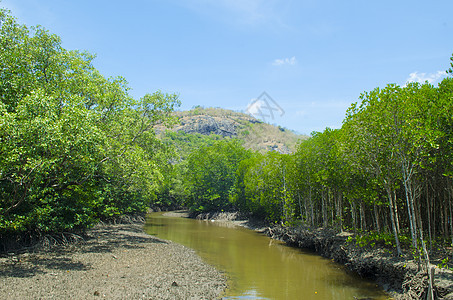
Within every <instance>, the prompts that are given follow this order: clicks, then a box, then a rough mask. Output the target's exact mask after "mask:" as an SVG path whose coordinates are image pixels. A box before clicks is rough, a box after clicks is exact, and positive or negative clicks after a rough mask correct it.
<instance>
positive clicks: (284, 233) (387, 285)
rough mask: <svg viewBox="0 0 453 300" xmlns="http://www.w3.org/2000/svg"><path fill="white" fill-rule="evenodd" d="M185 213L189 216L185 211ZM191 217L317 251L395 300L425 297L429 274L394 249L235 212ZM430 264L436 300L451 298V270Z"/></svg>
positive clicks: (340, 234)
mask: <svg viewBox="0 0 453 300" xmlns="http://www.w3.org/2000/svg"><path fill="white" fill-rule="evenodd" d="M185 215H187V216H188V214H187V213H185ZM182 216H184V214H183V215H182ZM191 217H194V218H197V219H202V220H209V221H215V222H223V223H229V224H231V225H232V226H244V227H247V228H250V229H254V230H257V231H259V232H263V233H266V234H267V235H268V236H269V237H271V238H273V239H278V240H281V241H284V242H286V243H287V244H288V245H290V246H294V247H298V248H303V249H307V250H311V251H313V252H316V253H317V254H319V255H321V256H323V257H326V258H330V259H332V260H333V261H335V262H338V263H340V264H342V265H344V266H345V267H346V268H347V269H348V270H350V271H351V272H354V273H357V274H359V275H360V276H361V277H363V278H367V279H372V280H374V281H376V282H377V283H378V284H379V285H381V286H382V287H383V288H384V289H385V290H386V291H387V292H388V293H389V294H390V295H391V296H392V297H393V298H394V299H426V294H427V292H428V276H427V275H426V272H418V270H417V264H416V262H414V261H413V260H410V259H407V258H404V257H403V258H401V257H397V256H396V255H395V253H393V252H394V251H392V250H391V249H388V248H385V247H384V246H383V245H375V247H366V246H365V247H359V246H357V245H356V244H355V243H354V242H351V237H353V235H352V234H351V233H346V232H342V233H337V232H335V231H333V230H329V229H322V228H319V229H316V230H310V229H308V228H303V227H301V226H299V227H282V226H267V225H266V224H265V223H264V222H260V221H259V220H247V219H246V218H241V217H240V215H239V214H238V213H225V212H220V213H212V214H198V215H192V216H191ZM406 257H408V256H406ZM433 267H434V269H435V276H434V286H435V291H436V296H437V298H436V299H453V272H451V271H450V270H447V269H443V268H442V269H440V268H438V267H436V266H433Z"/></svg>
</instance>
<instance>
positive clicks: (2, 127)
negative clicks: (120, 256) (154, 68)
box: [0, 10, 179, 238]
mask: <svg viewBox="0 0 453 300" xmlns="http://www.w3.org/2000/svg"><path fill="white" fill-rule="evenodd" d="M0 24H1V27H0V45H1V49H2V51H1V52H0V100H1V101H0V212H1V214H0V238H2V237H4V236H7V235H11V234H16V233H20V232H56V231H72V230H83V229H85V228H87V227H88V226H90V225H91V224H93V223H94V222H96V221H97V220H99V219H104V220H105V219H112V218H115V217H116V216H118V215H121V214H127V213H136V212H141V211H144V210H145V208H146V207H147V206H148V204H149V202H150V201H151V200H153V199H154V198H155V195H156V192H157V190H158V189H157V187H158V185H159V183H160V181H161V180H162V174H161V165H162V164H163V155H162V154H161V153H162V152H164V151H163V149H164V148H165V145H163V144H162V143H161V142H160V141H159V140H158V139H157V138H156V137H155V135H154V132H153V127H154V126H155V125H156V124H167V125H170V124H172V123H173V122H174V121H175V118H174V117H173V116H172V112H173V110H174V108H175V106H177V105H179V101H178V99H177V96H176V95H168V94H163V93H161V92H156V93H154V94H148V95H145V96H144V97H143V98H142V99H140V100H138V101H137V100H134V99H132V98H131V97H130V96H129V95H128V87H127V83H126V81H125V80H124V79H123V78H120V77H119V78H111V79H106V78H104V77H103V76H102V75H101V74H100V73H99V72H98V71H97V70H96V69H95V68H94V67H93V66H92V60H93V56H91V55H89V54H88V53H83V52H78V51H67V50H65V49H64V48H63V47H62V46H61V41H60V38H59V37H57V36H55V35H52V34H50V33H49V32H47V31H46V30H44V29H43V28H42V27H39V26H38V27H35V28H31V29H29V28H27V27H25V26H20V25H18V24H17V23H16V21H15V20H14V18H12V17H11V16H10V15H9V14H8V13H7V12H6V11H3V10H2V11H0Z"/></svg>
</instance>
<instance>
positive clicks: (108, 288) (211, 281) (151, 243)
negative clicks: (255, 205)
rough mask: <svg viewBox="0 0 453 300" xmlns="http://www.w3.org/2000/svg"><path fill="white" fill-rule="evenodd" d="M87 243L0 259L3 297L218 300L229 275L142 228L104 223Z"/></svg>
mask: <svg viewBox="0 0 453 300" xmlns="http://www.w3.org/2000/svg"><path fill="white" fill-rule="evenodd" d="M89 237H90V238H89V239H85V242H84V243H82V244H81V245H75V246H74V245H73V246H71V247H68V248H64V249H62V248H61V247H60V248H59V249H58V250H52V251H36V252H33V253H23V254H12V253H10V254H9V255H6V256H4V257H0V299H217V298H220V297H221V294H222V292H223V291H224V290H225V288H226V279H225V277H224V276H223V275H222V274H221V273H220V272H219V271H217V270H216V269H214V268H213V267H211V266H209V265H207V264H206V263H204V262H203V261H202V260H201V259H200V258H199V257H198V256H197V255H196V253H195V252H194V251H193V250H191V249H189V248H186V247H184V246H182V245H179V244H176V243H173V242H170V241H165V240H162V239H158V238H156V237H153V236H150V235H147V234H145V233H144V232H143V230H142V225H137V224H134V225H103V226H98V227H96V228H94V229H93V230H91V231H90V232H89Z"/></svg>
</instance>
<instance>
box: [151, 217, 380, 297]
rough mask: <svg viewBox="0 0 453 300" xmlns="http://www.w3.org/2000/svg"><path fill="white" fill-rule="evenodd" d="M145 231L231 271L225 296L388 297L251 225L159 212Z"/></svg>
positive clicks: (372, 286) (316, 257)
mask: <svg viewBox="0 0 453 300" xmlns="http://www.w3.org/2000/svg"><path fill="white" fill-rule="evenodd" d="M145 230H146V232H147V233H149V234H152V235H155V236H157V237H160V238H163V239H167V240H171V241H174V242H176V243H179V244H182V245H185V246H187V247H190V248H192V249H194V250H195V251H197V253H198V254H199V255H200V256H201V257H202V258H203V259H204V260H205V261H206V262H207V263H209V264H211V265H213V266H215V267H216V268H218V269H219V270H221V271H223V272H225V274H226V275H227V277H228V279H229V282H228V285H229V288H228V289H227V291H226V292H225V295H224V297H225V299H388V296H387V295H386V294H385V293H384V292H383V291H382V290H381V289H380V288H378V287H377V286H376V284H374V283H372V282H369V281H365V280H362V279H360V278H358V277H357V276H354V275H352V274H349V273H348V272H346V271H345V269H344V268H343V267H342V266H340V265H338V264H336V263H333V262H332V261H330V260H328V259H325V258H322V257H320V256H318V255H316V254H313V253H310V252H306V251H302V250H300V249H296V248H292V247H288V246H285V245H284V244H283V243H281V242H278V241H275V240H271V239H269V238H268V237H267V236H265V235H262V234H259V233H256V232H255V231H252V230H248V229H245V228H241V227H235V228H231V227H228V226H226V225H225V223H220V222H210V221H199V220H193V219H187V218H175V217H165V216H162V214H160V213H153V214H150V215H149V217H148V220H147V224H146V226H145Z"/></svg>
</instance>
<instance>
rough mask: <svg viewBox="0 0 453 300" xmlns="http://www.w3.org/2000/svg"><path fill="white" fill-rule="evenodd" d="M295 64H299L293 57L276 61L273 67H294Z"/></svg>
mask: <svg viewBox="0 0 453 300" xmlns="http://www.w3.org/2000/svg"><path fill="white" fill-rule="evenodd" d="M295 64H297V59H296V57H295V56H293V57H291V58H283V59H276V60H274V62H273V63H272V65H274V66H283V65H290V66H294V65H295Z"/></svg>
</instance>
